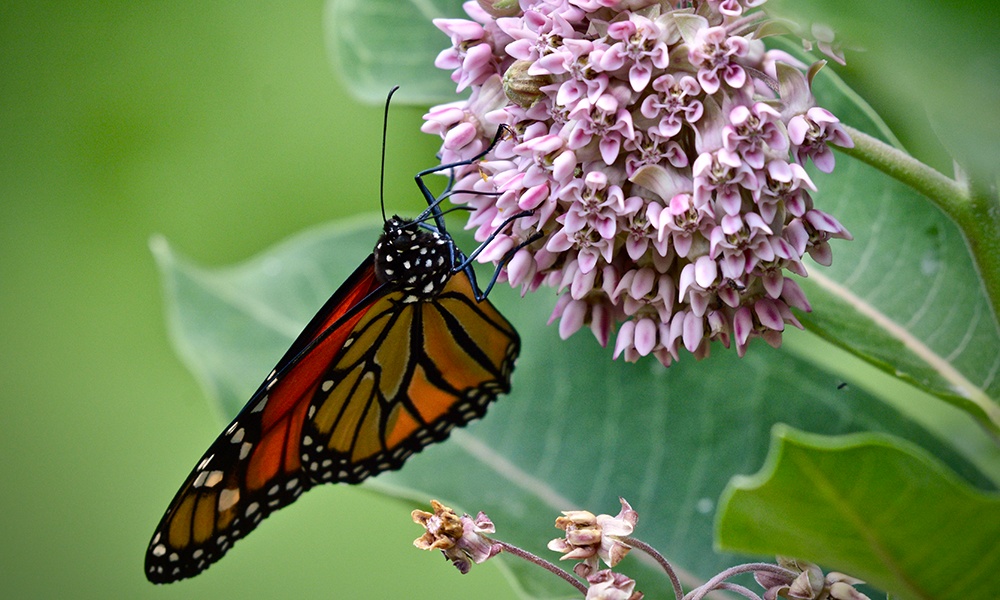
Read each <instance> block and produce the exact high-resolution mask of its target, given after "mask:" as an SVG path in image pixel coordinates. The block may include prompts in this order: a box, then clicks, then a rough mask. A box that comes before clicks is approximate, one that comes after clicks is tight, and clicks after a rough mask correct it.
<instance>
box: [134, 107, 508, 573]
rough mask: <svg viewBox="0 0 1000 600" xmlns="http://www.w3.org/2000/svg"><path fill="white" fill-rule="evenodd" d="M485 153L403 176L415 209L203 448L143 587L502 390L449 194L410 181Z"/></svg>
mask: <svg viewBox="0 0 1000 600" xmlns="http://www.w3.org/2000/svg"><path fill="white" fill-rule="evenodd" d="M390 97H391V93H390ZM501 133H502V132H498V134H497V138H496V139H495V140H494V144H495V143H496V141H497V140H499V138H500V134H501ZM492 147H493V145H491V146H490V148H489V149H487V151H486V152H483V153H482V154H480V155H479V156H476V157H475V158H474V159H472V160H470V161H466V162H462V163H455V164H451V165H444V166H442V167H437V168H434V169H428V170H426V171H422V172H421V173H419V174H418V175H417V176H416V181H417V184H418V186H419V187H420V189H421V192H422V193H423V194H424V196H425V197H426V198H427V200H428V203H429V206H428V208H427V209H426V210H425V211H424V212H423V213H422V214H421V215H420V216H418V217H417V218H416V219H414V220H412V221H409V220H405V219H402V218H400V217H398V216H394V217H392V218H390V219H388V220H385V225H384V230H383V232H382V234H381V236H380V237H379V239H378V242H377V243H376V244H375V249H374V251H373V252H372V254H371V255H369V256H368V258H367V259H365V260H364V262H362V263H361V265H360V266H359V267H358V268H357V269H356V270H355V271H354V273H353V274H352V275H351V276H350V277H349V278H348V279H347V281H345V282H344V284H343V285H341V286H340V288H339V289H338V290H337V291H336V292H335V293H334V294H333V296H332V297H331V298H330V299H329V300H328V301H327V302H326V304H325V305H324V306H323V308H321V309H320V311H319V313H317V314H316V316H315V317H313V319H312V320H311V321H310V322H309V324H308V325H307V326H306V328H305V329H304V330H303V331H302V333H301V334H299V336H298V338H297V339H296V340H295V342H294V343H293V344H292V346H291V348H289V349H288V351H287V352H286V353H285V355H284V356H283V357H282V358H281V360H280V361H278V364H277V366H276V367H275V368H274V370H273V371H271V373H270V374H269V375H268V376H267V378H265V379H264V382H263V383H262V384H261V385H260V387H259V388H258V389H257V391H256V392H255V393H254V394H253V395H252V396H251V397H250V400H249V402H247V404H246V406H245V407H244V408H243V409H242V410H241V411H240V413H239V414H238V415H237V416H236V418H235V419H234V420H233V421H232V423H231V424H230V425H229V426H228V427H227V428H226V429H225V430H224V431H223V432H222V434H221V435H219V437H218V438H217V439H216V440H215V442H214V443H213V444H212V445H211V446H210V447H209V448H208V451H206V452H205V454H204V456H203V457H202V458H201V460H200V461H199V462H198V464H197V466H195V468H194V470H193V471H192V472H191V474H190V475H189V476H188V478H187V480H186V481H185V482H184V484H183V485H182V486H181V488H180V490H179V491H178V492H177V495H176V496H175V497H174V499H173V501H172V502H171V503H170V506H169V508H168V509H167V511H166V514H164V516H163V518H162V520H161V521H160V524H159V525H158V526H157V528H156V531H155V533H154V534H153V537H152V540H151V541H150V544H149V547H148V550H147V552H146V564H145V572H146V577H147V578H148V579H149V580H150V581H152V582H153V583H168V582H172V581H176V580H178V579H184V578H187V577H192V576H194V575H197V574H198V573H200V572H201V571H203V570H204V569H206V568H207V567H208V566H209V565H210V564H212V563H213V562H215V561H217V560H219V558H221V557H222V555H223V554H225V553H226V551H227V550H228V549H229V548H230V547H231V545H232V544H233V543H234V542H235V541H236V540H238V539H240V538H242V537H244V536H245V535H246V534H247V533H249V532H250V531H251V530H253V529H254V528H255V527H256V526H257V525H258V524H259V523H260V522H261V520H262V519H264V518H265V517H266V516H268V515H269V514H270V513H271V512H273V511H275V510H278V509H279V508H282V507H284V506H286V505H288V504H290V503H291V502H293V501H295V499H296V498H298V497H299V495H300V494H301V493H302V492H304V491H305V490H307V489H309V488H310V487H312V486H314V485H317V484H320V483H332V482H347V483H358V482H360V481H362V480H364V479H366V478H367V477H369V476H371V475H374V474H376V473H379V472H381V471H386V470H392V469H398V468H400V467H401V466H402V465H403V463H404V462H405V461H406V459H407V458H409V457H410V456H411V455H412V454H414V453H415V452H418V451H420V450H421V449H422V448H424V447H425V446H427V445H428V444H430V443H433V442H437V441H441V440H443V439H445V438H446V437H448V435H449V433H450V431H451V430H452V429H453V428H454V427H460V426H463V425H465V424H466V423H468V422H469V421H471V420H473V419H477V418H479V417H482V416H483V415H484V414H485V412H486V408H487V406H488V405H489V404H490V402H492V401H493V400H494V399H495V398H496V397H497V395H499V394H501V393H507V392H508V391H509V390H510V377H511V372H512V370H513V368H514V360H515V358H516V357H517V355H518V351H519V349H520V340H519V338H518V335H517V332H516V331H515V330H514V328H513V327H512V326H511V324H510V323H509V322H508V321H507V320H506V319H505V318H504V317H503V316H502V315H501V314H500V313H499V312H498V311H497V309H496V308H495V307H494V306H493V305H492V304H491V303H490V301H489V300H487V299H486V298H485V295H484V294H483V293H481V292H480V291H479V288H478V286H477V284H476V281H475V276H474V274H473V272H472V270H471V268H470V267H469V260H468V259H466V257H465V256H464V255H463V254H462V252H461V251H460V250H458V248H457V247H456V245H455V243H454V241H453V240H452V238H451V237H450V236H449V235H448V233H447V232H446V231H445V229H444V220H443V218H442V211H441V209H440V203H441V201H442V200H443V199H445V198H446V197H447V196H448V195H449V194H451V193H455V192H454V191H448V190H446V191H445V193H444V194H442V195H441V196H440V197H438V198H435V197H434V196H433V194H432V193H431V192H430V191H429V190H428V189H427V187H426V185H424V183H423V180H422V177H423V176H424V175H426V174H428V173H432V172H436V171H443V170H448V169H452V168H455V167H458V166H463V165H468V164H472V163H473V162H475V161H477V160H479V159H480V158H482V157H483V156H485V154H486V153H487V152H489V150H490V149H492ZM383 152H384V141H383ZM450 187H451V186H449V188H450ZM512 218H516V217H512ZM432 219H433V220H434V221H435V222H436V225H432V224H430V223H428V221H429V220H432ZM486 243H488V240H487V242H486ZM495 280H496V275H494V281H495ZM490 286H492V282H491V283H490ZM487 291H489V287H487Z"/></svg>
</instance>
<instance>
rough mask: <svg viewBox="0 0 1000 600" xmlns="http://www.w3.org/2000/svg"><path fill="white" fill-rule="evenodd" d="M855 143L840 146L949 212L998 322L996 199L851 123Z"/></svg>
mask: <svg viewBox="0 0 1000 600" xmlns="http://www.w3.org/2000/svg"><path fill="white" fill-rule="evenodd" d="M845 129H846V130H847V132H848V134H849V135H850V136H851V139H852V140H854V148H839V147H838V150H840V151H841V152H843V153H844V154H847V155H849V156H852V157H854V158H857V159H858V160H861V161H863V162H865V163H868V164H869V165H871V166H873V167H875V168H876V169H878V170H880V171H882V172H883V173H885V174H886V175H889V176H891V177H893V178H894V179H897V180H899V181H901V182H902V183H905V184H906V185H908V186H910V187H912V188H913V189H915V190H916V191H918V192H920V193H921V194H923V195H924V196H926V197H927V198H929V199H930V200H931V201H932V202H933V203H934V204H935V205H936V206H937V207H938V208H940V209H941V211H942V212H944V214H946V215H947V216H948V217H950V218H951V219H952V220H953V221H954V222H955V224H956V225H958V228H959V230H960V231H961V232H962V236H963V237H964V238H965V243H966V244H967V245H968V247H969V252H970V253H971V254H972V260H973V262H974V263H975V266H976V269H977V270H978V272H979V276H980V278H981V279H982V282H983V286H984V287H985V289H986V295H987V297H988V298H989V302H990V306H991V307H992V309H993V319H994V324H1000V202H998V199H997V198H996V197H995V196H994V195H991V194H990V193H989V192H988V191H986V190H985V189H983V188H981V187H976V188H975V189H974V190H970V188H969V186H967V185H964V184H962V183H959V182H957V181H955V180H953V179H950V178H948V177H945V176H944V175H942V174H941V173H939V172H937V171H936V170H934V169H932V168H931V167H929V166H927V165H925V164H923V163H922V162H920V161H918V160H917V159H915V158H913V157H912V156H910V155H909V154H906V153H905V152H903V151H901V150H899V149H898V148H895V147H893V146H890V145H888V144H886V143H884V142H882V141H881V140H878V139H876V138H874V137H872V136H870V135H868V134H866V133H864V132H862V131H858V130H857V129H854V128H853V127H845Z"/></svg>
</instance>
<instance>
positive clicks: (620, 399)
mask: <svg viewBox="0 0 1000 600" xmlns="http://www.w3.org/2000/svg"><path fill="white" fill-rule="evenodd" d="M377 231H378V218H376V217H371V218H369V219H366V220H364V221H363V222H355V223H353V224H341V225H333V226H326V227H322V228H318V229H316V230H313V231H309V232H306V233H304V234H302V235H300V236H298V237H296V238H294V239H292V240H289V241H288V242H286V243H284V244H281V245H280V246H278V247H276V248H274V249H273V250H271V251H269V252H266V253H265V254H264V255H262V256H259V257H257V258H254V259H252V260H250V261H248V262H247V263H245V264H242V265H239V266H236V267H233V268H230V269H221V270H206V269H202V268H199V267H195V266H193V265H191V264H190V263H188V262H187V261H185V260H183V259H180V258H179V257H177V256H176V255H175V254H173V253H172V251H170V250H169V248H168V247H167V246H166V244H165V243H164V242H163V241H162V240H159V241H155V242H154V244H153V247H154V250H155V251H156V255H157V258H158V262H159V264H160V267H161V270H162V272H163V276H164V281H165V282H166V290H167V292H168V306H169V314H170V322H171V331H172V334H173V337H174V339H175V341H176V343H177V345H178V347H179V348H180V349H181V352H182V355H183V356H184V357H185V359H186V362H187V363H188V364H189V365H190V366H191V367H192V368H193V369H194V370H195V372H196V373H197V374H198V376H199V379H201V380H202V381H204V382H206V387H207V388H208V389H210V390H212V391H213V394H214V395H215V397H216V398H218V399H219V400H220V401H221V403H222V411H223V412H224V413H225V414H227V415H231V414H233V413H235V411H236V410H238V409H239V407H240V406H242V404H243V403H244V402H245V400H246V398H248V397H249V394H250V393H251V392H252V391H253V389H254V388H255V387H256V384H257V383H258V380H259V379H260V378H261V376H262V375H263V374H265V373H267V372H268V371H269V370H270V368H271V366H273V363H274V362H275V360H277V357H278V356H280V355H281V353H282V352H283V351H284V349H285V347H287V345H288V344H289V343H290V342H291V340H292V338H293V336H294V335H295V334H296V333H297V331H298V329H297V327H298V325H297V324H299V323H305V321H306V320H307V319H308V318H309V317H310V316H311V314H312V312H313V311H315V310H316V309H317V308H318V307H319V306H320V305H321V304H322V303H323V301H324V300H325V299H326V297H327V296H328V295H329V294H330V293H332V291H333V290H334V289H335V288H336V286H337V285H338V284H339V282H340V281H342V280H343V279H344V278H346V277H347V275H349V274H350V272H351V271H352V270H353V269H354V268H355V267H356V266H357V264H358V263H359V262H360V260H361V259H362V258H363V257H364V255H365V254H367V252H368V250H367V248H368V247H370V246H371V245H372V244H373V240H374V237H375V235H376V232H377ZM466 242H468V240H466ZM465 245H466V247H468V243H466V244H465ZM491 298H492V299H493V300H494V301H495V302H496V303H497V305H498V307H499V308H500V310H501V311H502V312H503V313H504V314H506V315H507V316H508V317H509V318H510V319H511V320H512V321H513V322H514V324H515V325H516V326H517V327H518V329H519V331H520V332H521V335H522V338H523V350H522V355H521V359H520V360H519V362H518V365H517V369H516V371H515V374H514V380H513V392H512V393H511V395H510V396H509V397H502V398H501V399H500V400H498V401H497V403H496V404H495V406H494V407H492V408H491V410H490V412H489V413H488V415H487V417H486V418H485V419H484V420H483V421H481V422H477V423H474V424H472V425H470V426H469V427H467V428H466V429H464V430H460V431H456V432H455V433H453V435H452V438H451V439H450V440H449V441H448V442H447V443H444V444H439V445H435V446H433V447H431V448H428V449H427V450H425V451H424V452H423V453H422V454H420V455H418V456H416V457H414V458H412V459H411V460H410V461H409V462H408V463H407V465H406V468H404V469H403V470H401V471H399V472H395V473H390V474H386V475H383V476H380V477H378V478H377V479H376V480H374V482H373V484H372V485H374V486H378V487H379V488H381V489H383V490H385V491H386V492H388V493H391V494H394V495H397V496H400V497H404V498H409V499H414V500H418V499H419V500H421V501H422V502H424V503H425V502H426V500H427V498H429V497H435V498H439V499H441V500H443V501H446V502H450V503H454V504H455V505H456V506H458V507H461V508H462V509H464V510H467V511H470V512H474V511H478V510H484V511H486V512H487V514H489V515H490V516H491V518H492V519H493V520H494V522H495V523H496V524H497V527H498V535H499V536H501V537H502V539H505V540H508V541H511V542H513V543H517V544H518V545H521V546H522V547H525V548H528V549H531V550H534V551H537V552H539V553H542V554H543V555H544V554H545V553H546V551H545V550H544V549H543V547H544V543H545V542H546V541H547V540H548V539H550V538H552V537H556V534H557V533H558V532H557V530H556V529H554V528H553V527H552V521H553V519H554V517H555V516H556V515H557V514H558V511H560V510H565V509H570V508H587V509H590V510H593V511H595V512H608V513H611V514H614V513H616V512H617V496H619V495H621V496H624V497H625V498H626V499H628V500H629V502H631V503H632V505H633V506H634V507H635V508H636V509H637V510H638V511H639V513H640V515H641V517H640V524H639V529H638V530H637V535H638V536H639V537H641V538H643V539H644V540H646V541H648V542H650V543H652V544H653V545H654V546H656V547H657V548H658V549H660V550H661V551H662V552H664V553H665V554H666V555H667V556H669V557H670V559H671V560H672V561H673V562H674V563H675V564H676V565H677V566H679V567H680V568H681V569H682V570H683V571H684V572H685V573H686V574H687V579H686V583H688V584H691V583H695V582H696V581H699V580H704V579H705V578H707V577H709V576H711V575H712V574H714V573H715V572H717V571H720V570H721V569H723V568H724V567H726V566H729V565H731V564H733V563H734V562H736V561H738V560H739V557H737V556H734V555H731V554H718V553H715V552H713V550H712V546H711V540H712V520H713V514H714V512H715V510H716V505H717V499H718V498H719V496H720V494H721V492H722V490H723V489H724V487H725V486H726V484H727V482H728V481H729V479H730V477H731V476H732V475H734V474H738V473H748V472H752V471H754V470H755V469H756V468H757V467H758V466H759V465H760V464H761V463H762V462H763V460H764V457H765V454H766V451H767V439H768V431H769V430H770V429H771V427H772V426H773V424H774V423H778V422H782V423H788V424H790V425H793V426H795V427H797V428H800V429H804V430H808V431H812V432H818V433H824V434H841V433H850V432H860V431H876V432H882V433H886V434H892V435H894V436H897V437H900V438H905V439H907V440H909V441H911V442H912V443H915V444H918V445H920V446H922V447H924V448H927V449H928V450H929V451H930V452H932V453H934V454H935V455H936V456H939V457H942V458H943V460H944V461H945V462H946V463H947V464H948V465H949V466H950V467H951V468H952V469H956V470H957V471H958V472H959V473H961V474H962V476H964V477H965V478H967V479H969V480H971V481H973V482H975V483H976V484H977V485H979V486H981V487H986V488H989V487H992V486H993V485H994V483H993V482H991V481H990V480H989V479H988V478H987V477H986V476H984V475H983V474H981V473H980V472H979V471H978V470H977V469H976V468H975V467H974V466H972V465H971V464H970V463H969V462H968V461H967V460H965V459H964V458H963V457H962V456H961V455H960V454H959V453H958V452H956V451H955V449H954V448H952V447H950V445H948V444H947V443H944V442H942V441H941V440H939V439H938V438H936V437H934V436H932V435H930V434H928V433H927V432H926V431H925V430H923V429H922V428H921V427H919V426H918V425H916V424H915V423H913V422H912V421H911V420H909V419H908V418H907V417H906V416H905V415H902V414H900V413H898V412H896V411H895V410H893V409H892V408H890V407H888V406H886V405H885V404H883V403H882V402H880V401H879V400H878V398H877V397H875V396H873V395H871V394H868V393H865V392H863V391H861V390H860V389H858V388H855V387H853V386H850V387H841V386H839V385H838V384H839V383H840V382H841V379H840V378H839V376H837V375H835V374H833V373H831V371H830V368H831V367H832V365H830V364H824V360H823V359H820V360H806V359H802V358H799V357H798V356H796V355H795V354H793V353H789V352H784V351H780V350H774V349H771V348H769V347H767V346H766V345H764V344H762V343H761V344H755V345H753V346H751V350H750V352H748V355H747V356H746V357H745V358H743V359H739V358H737V357H736V356H735V355H734V354H733V353H732V352H725V351H723V350H722V349H717V350H716V352H715V354H714V355H713V356H712V357H711V358H710V359H709V360H705V361H702V362H700V363H699V362H694V361H691V360H688V361H682V362H681V363H679V364H676V365H674V366H672V367H671V368H669V369H665V368H663V367H661V366H660V365H659V364H658V363H657V364H650V363H651V361H647V362H643V363H638V364H627V363H622V362H613V361H611V360H610V356H609V355H610V352H609V351H608V350H606V349H601V348H600V347H599V346H598V345H597V344H596V343H595V342H594V341H593V339H592V338H591V337H590V336H589V335H587V334H580V335H577V336H574V337H573V338H571V339H570V340H568V341H563V340H560V339H559V336H558V335H557V333H556V330H555V328H554V327H543V326H541V323H543V322H544V321H545V319H546V318H547V316H548V312H549V310H550V309H551V305H550V303H549V302H547V301H545V300H544V298H542V297H540V296H538V295H536V296H533V297H529V299H528V300H522V299H521V298H519V297H518V296H517V295H516V294H514V293H513V292H512V291H511V290H507V289H502V288H498V289H496V290H495V291H494V294H493V295H492V296H491ZM532 300H533V301H532ZM251 372H256V373H257V376H256V377H254V376H253V375H252V374H251ZM784 490H785V493H786V494H795V493H796V488H795V486H791V487H787V486H786V487H785V488H784ZM289 510H294V509H289ZM401 526H404V525H403V524H402V523H401ZM828 533H829V534H830V535H834V534H835V533H836V532H835V531H830V532H828ZM754 550H758V549H756V548H755V549H754ZM553 558H554V557H553ZM626 562H630V561H626ZM516 568H517V569H518V576H519V577H518V581H519V583H520V585H521V586H522V587H523V588H525V589H526V590H528V591H529V592H530V593H532V594H533V595H538V596H550V595H552V594H557V593H565V591H566V590H567V589H568V588H564V587H563V586H565V584H564V583H562V582H559V581H558V580H556V579H555V578H552V577H550V576H547V574H544V573H542V572H541V571H540V570H538V569H524V568H523V567H521V566H520V565H518V566H517V567H516ZM629 568H631V569H632V573H633V575H634V576H636V577H638V578H639V581H640V582H641V583H642V586H643V589H644V590H645V591H647V592H654V591H656V590H657V587H656V586H657V585H665V580H664V579H663V577H662V575H661V574H659V573H656V572H655V570H654V569H652V568H651V567H650V566H648V565H646V564H645V563H641V562H639V561H632V564H631V565H630V566H629ZM626 570H628V569H626ZM660 591H663V592H665V591H666V589H665V588H660Z"/></svg>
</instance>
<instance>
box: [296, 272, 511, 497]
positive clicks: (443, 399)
mask: <svg viewBox="0 0 1000 600" xmlns="http://www.w3.org/2000/svg"><path fill="white" fill-rule="evenodd" d="M519 349H520V340H519V338H518V336H517V332H515V330H514V328H513V327H512V326H511V324H510V323H509V322H508V321H507V320H506V319H505V318H504V317H503V316H502V315H501V314H500V313H499V312H497V310H496V308H494V306H493V305H492V304H491V303H490V302H489V300H486V299H483V300H476V297H475V294H474V288H473V284H472V282H471V281H470V279H469V277H468V275H467V274H465V273H464V272H459V273H455V274H454V275H453V276H452V277H451V278H450V279H449V280H448V282H447V283H446V284H445V286H444V289H443V290H442V291H441V292H440V293H439V294H437V295H436V296H435V297H434V299H433V300H431V301H426V302H405V294H402V293H392V294H388V295H386V296H385V297H384V298H382V299H380V300H379V301H378V302H377V303H376V304H375V305H374V306H373V307H372V308H371V309H370V310H369V311H367V312H366V313H365V315H364V316H363V317H362V318H361V319H360V320H359V322H358V323H357V325H356V326H355V328H354V331H353V332H352V333H351V335H350V336H349V337H348V338H347V340H346V342H345V350H344V352H343V353H341V354H340V355H339V356H338V357H337V359H336V360H335V361H334V362H333V363H332V364H331V365H330V368H329V370H328V371H327V372H326V373H325V374H324V376H323V383H322V384H321V385H320V390H321V392H322V393H320V394H317V395H316V396H315V397H314V399H313V402H312V404H311V406H310V408H309V412H308V415H307V416H308V421H307V422H306V424H305V425H304V427H303V437H302V445H303V456H302V462H303V466H304V468H305V470H306V472H307V473H309V475H310V477H311V478H312V479H313V480H314V481H317V482H327V481H346V482H349V483H357V482H359V481H361V480H363V479H365V478H366V477H368V476H370V475H374V474H376V473H379V472H381V471H386V470H391V469H398V468H399V467H401V466H402V465H403V462H404V461H406V459H407V458H409V456H410V455H412V454H413V453H415V452H418V451H420V450H421V449H422V448H423V447H424V446H427V445H428V444H431V443H433V442H437V441H440V440H443V439H445V438H446V437H448V434H449V433H450V432H451V430H452V429H453V428H455V427H461V426H462V425H465V424H466V423H468V422H469V421H471V420H473V419H476V418H479V417H482V416H483V414H485V412H486V408H487V406H488V405H489V403H490V402H491V401H492V400H494V399H495V398H496V397H497V395H498V394H501V393H506V392H508V391H510V375H511V371H512V370H513V368H514V360H515V359H516V357H517V354H518V351H519Z"/></svg>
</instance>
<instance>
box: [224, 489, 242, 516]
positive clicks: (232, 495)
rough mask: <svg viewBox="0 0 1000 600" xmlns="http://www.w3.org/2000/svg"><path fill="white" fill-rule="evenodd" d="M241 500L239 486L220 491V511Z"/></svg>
mask: <svg viewBox="0 0 1000 600" xmlns="http://www.w3.org/2000/svg"><path fill="white" fill-rule="evenodd" d="M239 501H240V490H239V488H226V489H224V490H222V491H221V492H220V493H219V512H223V511H226V510H229V509H230V508H232V507H233V506H234V505H235V504H236V503H237V502H239Z"/></svg>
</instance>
